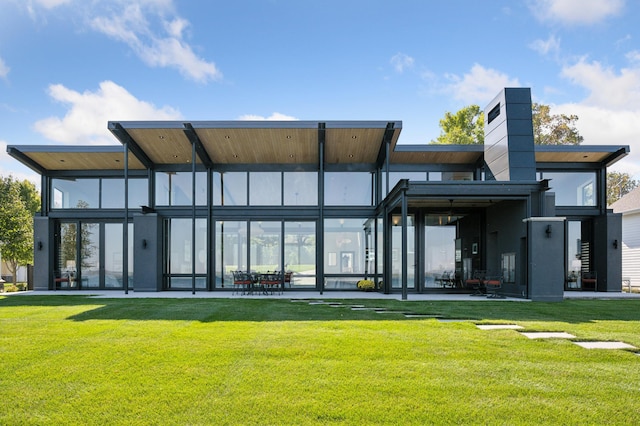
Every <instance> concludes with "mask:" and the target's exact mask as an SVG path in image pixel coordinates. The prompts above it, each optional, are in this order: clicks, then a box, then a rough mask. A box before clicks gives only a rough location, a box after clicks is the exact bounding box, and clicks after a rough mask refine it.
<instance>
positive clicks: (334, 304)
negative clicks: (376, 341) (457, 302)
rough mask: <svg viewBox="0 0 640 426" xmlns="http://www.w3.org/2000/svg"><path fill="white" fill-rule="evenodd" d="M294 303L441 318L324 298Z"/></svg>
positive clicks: (433, 316)
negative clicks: (327, 300) (329, 300)
mask: <svg viewBox="0 0 640 426" xmlns="http://www.w3.org/2000/svg"><path fill="white" fill-rule="evenodd" d="M291 302H293V303H308V304H309V305H326V306H329V307H331V308H350V309H351V310H352V311H374V312H375V313H377V314H397V315H404V316H405V317H406V318H436V319H440V316H439V315H432V314H415V313H413V312H403V311H393V310H390V309H387V308H372V307H367V306H364V305H350V304H343V303H341V302H325V301H324V300H315V299H313V300H312V299H291ZM452 321H468V320H452Z"/></svg>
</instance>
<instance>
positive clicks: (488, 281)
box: [483, 276, 504, 299]
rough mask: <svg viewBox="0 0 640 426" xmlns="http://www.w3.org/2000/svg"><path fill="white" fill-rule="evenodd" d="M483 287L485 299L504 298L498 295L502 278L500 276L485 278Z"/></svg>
mask: <svg viewBox="0 0 640 426" xmlns="http://www.w3.org/2000/svg"><path fill="white" fill-rule="evenodd" d="M483 283H484V286H485V288H486V291H487V297H491V298H497V299H503V298H504V296H503V295H501V294H500V293H498V290H500V289H501V288H502V277H500V276H492V277H485V279H484V281H483Z"/></svg>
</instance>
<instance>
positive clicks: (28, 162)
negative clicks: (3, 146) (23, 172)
mask: <svg viewBox="0 0 640 426" xmlns="http://www.w3.org/2000/svg"><path fill="white" fill-rule="evenodd" d="M7 153H8V154H9V155H10V156H12V157H13V158H15V159H16V160H18V161H20V162H21V163H22V164H24V165H25V166H27V167H29V168H30V169H31V170H33V171H34V172H36V173H38V174H40V175H44V174H46V172H47V170H46V169H45V168H44V167H42V166H41V165H40V164H39V163H36V162H35V161H33V160H32V159H31V158H29V157H28V156H27V155H25V154H24V152H22V151H20V149H19V148H17V147H15V146H7Z"/></svg>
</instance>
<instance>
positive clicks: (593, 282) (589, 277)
mask: <svg viewBox="0 0 640 426" xmlns="http://www.w3.org/2000/svg"><path fill="white" fill-rule="evenodd" d="M582 289H583V290H593V291H598V274H597V273H596V272H594V271H589V272H583V273H582Z"/></svg>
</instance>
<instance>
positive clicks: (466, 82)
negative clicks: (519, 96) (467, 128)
mask: <svg viewBox="0 0 640 426" xmlns="http://www.w3.org/2000/svg"><path fill="white" fill-rule="evenodd" d="M447 78H448V79H449V80H450V81H451V83H450V84H449V85H447V86H446V89H445V90H446V91H447V92H448V93H449V94H450V95H451V96H453V97H454V98H455V99H457V100H461V101H463V102H464V103H465V104H467V105H468V104H478V105H480V106H484V105H485V104H486V103H487V102H489V101H491V99H493V98H494V97H495V96H496V94H497V93H498V92H500V90H502V89H504V88H505V87H520V82H519V81H518V79H517V78H516V79H513V78H510V77H509V76H508V75H507V74H504V73H501V72H499V71H497V70H494V69H491V68H485V67H483V66H482V65H478V64H474V65H473V67H471V71H470V72H468V73H466V74H464V75H463V76H462V77H460V76H457V75H454V74H449V75H447Z"/></svg>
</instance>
